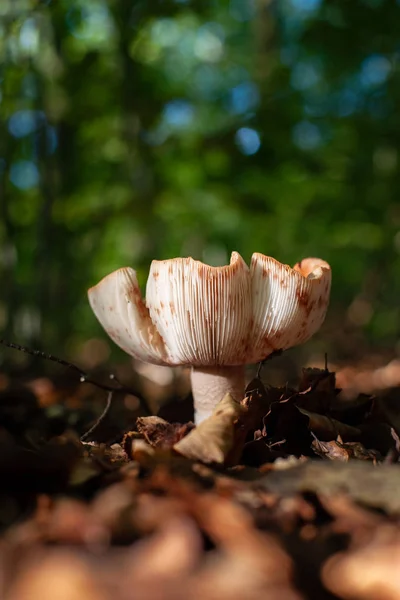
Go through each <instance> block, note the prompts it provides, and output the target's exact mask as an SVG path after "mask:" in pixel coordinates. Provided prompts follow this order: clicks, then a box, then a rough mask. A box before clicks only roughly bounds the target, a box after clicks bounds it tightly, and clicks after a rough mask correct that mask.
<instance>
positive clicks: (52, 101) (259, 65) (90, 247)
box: [0, 0, 400, 352]
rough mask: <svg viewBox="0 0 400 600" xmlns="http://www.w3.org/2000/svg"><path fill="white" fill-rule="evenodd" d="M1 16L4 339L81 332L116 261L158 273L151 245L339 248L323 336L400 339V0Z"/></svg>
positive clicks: (11, 11)
mask: <svg viewBox="0 0 400 600" xmlns="http://www.w3.org/2000/svg"><path fill="white" fill-rule="evenodd" d="M0 17H1V23H0V29H1V36H0V63H1V70H2V76H1V82H0V90H1V95H2V100H1V104H0V128H1V131H0V134H1V135H0V174H1V183H0V194H1V222H0V277H1V281H2V284H1V286H0V328H1V329H2V330H3V332H2V337H8V338H14V339H15V338H18V340H19V341H29V342H31V343H36V344H38V345H40V346H42V347H45V348H47V349H48V350H51V349H53V350H54V349H57V350H58V351H59V352H61V351H62V349H63V348H64V349H67V348H68V349H70V348H71V344H72V346H74V347H76V346H79V344H81V343H82V342H83V341H84V340H85V339H88V338H89V337H90V336H93V335H94V334H96V335H98V334H99V333H100V330H99V326H98V325H97V323H96V321H95V318H94V317H93V316H92V315H91V313H90V309H89V307H88V305H87V300H86V289H87V288H88V287H89V286H90V285H92V284H94V283H96V282H97V280H98V279H99V278H100V277H102V276H104V275H106V274H107V273H108V272H110V271H111V270H113V269H115V268H118V267H119V266H123V265H131V266H133V267H134V268H136V269H137V271H138V274H139V278H140V281H141V282H142V284H145V281H146V275H147V271H148V267H149V263H150V261H151V260H152V259H153V258H158V259H161V258H167V257H172V256H182V255H192V256H194V257H195V258H199V259H202V260H205V261H207V262H211V263H214V264H215V263H222V262H225V261H226V260H228V258H229V254H230V252H231V251H232V250H238V251H239V252H240V253H242V254H243V256H244V257H245V258H246V259H247V260H248V259H249V258H250V256H251V253H252V252H254V251H258V252H262V253H265V254H271V255H273V256H275V257H276V258H278V259H279V260H281V261H283V262H288V263H294V262H296V261H297V260H299V259H301V258H302V257H305V256H310V255H316V256H320V257H321V258H324V259H326V260H328V261H329V262H330V263H331V264H332V267H333V275H334V287H333V294H332V309H331V313H330V317H329V320H328V324H327V326H326V328H325V335H326V336H327V337H329V336H330V338H331V340H332V343H333V344H334V345H335V344H336V347H337V348H338V349H339V350H340V347H341V346H340V344H342V345H343V338H341V337H340V336H338V335H336V334H335V333H332V332H333V330H334V328H335V324H337V323H340V328H341V331H342V332H345V333H346V335H347V334H348V335H350V334H353V333H357V335H358V334H360V333H362V334H363V335H364V337H365V338H366V339H369V340H371V341H373V342H374V343H382V344H386V345H388V346H389V347H393V346H394V344H395V343H396V341H397V335H398V325H399V322H400V318H399V316H400V315H399V300H398V299H399V297H400V277H399V274H400V208H399V203H398V194H399V190H400V170H399V168H398V161H399V156H398V148H399V141H400V118H399V116H398V106H399V103H400V79H399V70H398V61H399V49H398V31H399V27H400V5H399V3H398V2H397V3H396V2H394V1H389V0H380V1H374V2H372V1H367V0H364V1H361V0H358V1H353V2H339V1H338V0H325V1H323V0H320V1H318V0H282V1H280V2H279V3H278V2H263V1H261V2H242V1H240V0H230V1H228V0H224V1H221V2H219V3H216V2H212V1H207V0H202V1H201V2H200V0H198V1H195V0H192V1H190V0H187V1H185V2H182V1H180V2H179V1H174V0H167V1H161V0H155V1H154V2H146V1H145V0H132V1H129V2H127V1H126V0H109V1H108V2H106V1H103V0H84V1H83V0H68V1H67V0H60V1H57V2H56V1H55V0H48V1H47V2H46V1H39V0H19V1H18V2H17V1H11V0H10V1H8V2H7V1H4V2H2V4H1V7H0ZM357 306H361V307H363V310H358V309H357ZM349 307H350V308H349ZM71 340H73V343H72V342H71ZM60 346H61V347H60Z"/></svg>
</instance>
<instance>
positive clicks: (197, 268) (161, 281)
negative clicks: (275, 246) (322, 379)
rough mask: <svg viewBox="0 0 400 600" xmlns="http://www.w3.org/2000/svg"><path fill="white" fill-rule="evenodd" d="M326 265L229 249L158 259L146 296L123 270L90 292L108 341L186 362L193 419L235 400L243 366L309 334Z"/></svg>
mask: <svg viewBox="0 0 400 600" xmlns="http://www.w3.org/2000/svg"><path fill="white" fill-rule="evenodd" d="M330 285H331V269H330V267H329V265H328V264H327V263H326V262H325V261H323V260H320V259H318V258H306V259H304V260H302V261H301V262H299V263H297V264H296V265H295V266H294V267H293V268H291V267H289V266H288V265H284V264H281V263H280V262H278V261H277V260H275V259H274V258H271V257H269V256H264V255H263V254H258V253H255V254H253V256H252V259H251V265H250V269H249V268H248V266H247V265H246V263H245V262H244V260H243V259H242V257H241V256H240V255H239V254H238V253H237V252H233V253H232V256H231V261H230V264H229V265H227V266H223V267H211V266H209V265H205V264H203V263H202V262H200V261H197V260H194V259H192V258H173V259H170V260H162V261H158V260H154V261H153V262H152V264H151V268H150V274H149V278H148V281H147V287H146V300H145V301H144V300H143V299H142V295H141V292H140V288H139V285H138V281H137V277H136V272H135V271H134V270H133V269H131V268H122V269H118V270H117V271H114V272H113V273H111V274H110V275H107V276H106V277H105V278H104V279H102V280H101V281H100V283H98V284H97V285H96V286H94V287H92V288H91V289H90V290H89V292H88V296H89V301H90V305H91V307H92V309H93V311H94V313H95V315H96V317H97V318H98V320H99V321H100V323H101V325H102V326H103V327H104V329H105V330H106V332H107V333H108V335H109V336H110V337H111V339H112V340H113V341H114V342H115V343H116V344H117V345H118V346H120V347H121V348H122V349H123V350H124V351H125V352H127V353H128V354H130V355H131V356H133V357H135V358H137V359H139V360H141V361H145V362H149V363H153V364H156V365H169V366H177V365H187V366H191V368H192V369H191V383H192V392H193V399H194V409H195V422H196V423H200V422H201V421H202V420H203V419H205V418H207V417H208V416H209V415H210V414H211V412H212V410H213V408H214V407H215V405H216V404H217V403H218V402H219V401H220V400H221V399H222V398H223V397H224V396H225V395H226V394H227V393H230V394H231V395H232V396H233V397H234V398H235V399H236V400H238V401H240V400H241V399H242V398H243V396H244V389H245V365H246V364H251V363H256V362H259V361H260V360H264V359H265V358H266V357H268V356H269V355H270V354H271V353H272V352H274V351H276V350H285V349H286V348H290V347H291V346H296V345H298V344H301V343H302V342H304V341H306V340H307V339H308V338H310V337H311V336H312V335H313V334H314V333H315V332H316V331H317V330H318V329H319V327H320V326H321V324H322V322H323V320H324V318H325V314H326V310H327V307H328V303H329V292H330Z"/></svg>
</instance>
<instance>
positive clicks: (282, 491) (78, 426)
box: [0, 365, 400, 600]
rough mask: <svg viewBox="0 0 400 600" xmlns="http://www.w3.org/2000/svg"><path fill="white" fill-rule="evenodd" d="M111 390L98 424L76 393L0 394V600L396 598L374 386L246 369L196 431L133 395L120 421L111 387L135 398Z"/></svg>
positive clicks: (385, 456) (398, 472) (395, 526)
mask: <svg viewBox="0 0 400 600" xmlns="http://www.w3.org/2000/svg"><path fill="white" fill-rule="evenodd" d="M64 366H65V365H64ZM78 372H79V369H78ZM78 374H79V373H78ZM91 381H92V382H93V380H92V379H91ZM118 383H119V382H118ZM110 387H114V386H110V385H108V384H107V385H104V386H103V387H102V388H101V389H102V393H104V391H107V392H108V394H109V396H108V405H107V410H106V411H103V414H102V415H101V418H99V417H97V418H95V415H94V414H93V409H91V411H90V410H89V408H88V405H87V403H86V401H83V400H82V396H79V392H75V393H76V396H77V400H76V402H75V407H74V408H72V409H68V410H66V408H65V401H64V402H63V398H62V393H58V392H57V393H55V394H54V397H55V401H54V402H52V403H49V405H47V400H46V402H42V401H41V397H40V393H38V391H37V390H36V393H35V392H34V391H32V387H31V388H30V389H29V388H28V387H24V386H18V387H16V386H14V385H12V386H11V385H10V386H9V387H8V388H7V387H6V388H5V389H3V390H2V391H1V403H0V478H1V481H2V485H1V488H0V527H1V532H2V533H1V538H0V585H1V588H2V589H1V597H2V598H5V599H6V600H25V599H26V600H36V599H37V600H41V599H42V598H43V597H52V598H57V599H58V598H60V599H61V600H75V599H76V600H78V599H81V598H85V599H88V600H92V599H93V600H94V599H96V600H97V599H100V600H103V599H104V600H108V599H110V598H113V600H114V599H115V600H118V599H122V600H125V599H127V600H128V599H131V598H132V599H135V600H136V599H138V600H141V599H142V598H143V600H144V599H146V600H152V599H154V600H172V599H174V600H175V599H177V600H180V599H186V598H187V599H189V600H191V599H193V600H201V599H204V600H214V599H215V600H217V599H218V600H219V599H222V600H223V599H224V598H227V599H228V598H229V599H233V600H236V599H238V600H239V599H240V600H242V599H243V600H248V599H249V600H251V599H253V598H254V599H257V600H260V599H262V598H266V599H272V600H274V599H275V598H276V599H277V600H278V599H282V598H283V599H287V600H292V599H293V600H298V599H299V600H300V599H302V598H304V599H307V598H310V599H319V598H321V599H327V600H328V599H332V598H343V599H347V598H348V599H360V600H364V599H365V600H369V599H371V600H375V599H378V600H379V599H380V598H382V599H384V600H391V599H395V598H399V597H400V587H399V581H400V580H399V575H398V572H399V568H398V566H399V564H400V527H399V515H400V464H399V458H400V441H399V433H400V431H399V429H398V423H399V418H400V408H397V410H396V406H395V403H394V402H393V401H392V402H391V403H390V409H388V402H387V396H388V394H387V393H385V394H384V395H382V398H381V397H380V396H378V395H376V396H366V395H359V396H358V397H354V398H351V399H349V398H346V396H342V394H341V391H340V389H338V388H337V386H336V379H335V374H334V373H331V372H329V371H328V370H327V369H304V370H303V373H302V376H301V378H300V381H299V383H298V386H297V389H291V388H289V387H284V388H274V387H270V386H268V385H265V384H264V383H263V381H262V379H261V377H260V375H259V374H258V376H257V377H256V378H254V379H253V380H252V381H250V383H249V385H248V386H247V390H246V394H245V397H244V398H243V400H242V402H240V403H239V402H236V401H235V400H234V399H233V398H232V397H230V396H229V395H228V396H226V397H225V398H224V399H223V400H222V401H221V403H220V404H219V405H218V406H217V407H216V409H215V411H214V413H213V415H212V416H211V417H210V418H209V419H207V420H205V421H204V422H203V423H202V424H201V425H199V426H198V427H195V426H194V424H193V423H192V422H183V423H180V422H178V421H176V422H174V421H169V420H166V419H163V418H161V416H157V415H153V416H149V415H148V414H147V412H148V411H147V410H144V413H145V414H144V415H143V412H142V413H141V414H140V407H142V408H143V406H145V407H147V406H148V403H147V402H146V400H144V402H143V401H142V402H140V403H139V412H138V415H137V417H136V418H135V419H132V420H131V421H132V422H131V425H130V427H128V428H127V427H126V425H127V424H128V425H129V423H127V422H126V420H125V415H124V414H122V413H121V414H120V413H119V412H118V410H119V409H118V405H119V403H118V398H117V399H116V400H115V396H117V394H122V395H123V394H124V393H130V394H132V391H131V390H129V391H126V390H125V389H124V387H123V386H122V385H117V386H116V388H118V389H116V390H114V389H113V390H110V389H109V388H110ZM77 389H80V388H77ZM46 393H47V392H46ZM110 394H113V395H114V396H113V398H111V396H110ZM393 394H395V391H393ZM46 397H47V396H46ZM111 400H112V401H111ZM72 404H73V403H72ZM398 406H399V407H400V404H399V405H398ZM163 414H166V413H163ZM85 422H86V425H85ZM122 423H123V424H124V425H123V426H122V425H121V424H122ZM88 426H89V428H88Z"/></svg>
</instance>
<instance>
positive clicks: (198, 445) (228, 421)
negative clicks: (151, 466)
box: [173, 394, 245, 463]
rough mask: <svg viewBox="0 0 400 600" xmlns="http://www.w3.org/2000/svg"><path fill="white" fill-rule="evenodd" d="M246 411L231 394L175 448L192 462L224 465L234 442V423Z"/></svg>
mask: <svg viewBox="0 0 400 600" xmlns="http://www.w3.org/2000/svg"><path fill="white" fill-rule="evenodd" d="M244 410H245V409H244V408H243V407H242V406H241V405H240V404H239V402H237V401H236V400H235V399H234V398H233V397H232V396H231V395H230V394H226V396H224V398H222V400H221V402H219V403H218V404H217V406H216V407H215V409H214V412H213V413H212V415H211V416H210V417H208V419H205V420H204V421H203V422H202V423H200V425H198V426H197V427H196V428H195V429H193V430H192V431H191V432H190V433H189V434H188V435H187V436H185V437H184V438H183V439H181V440H180V441H179V442H178V443H177V444H175V445H174V446H173V448H174V450H176V452H178V453H179V454H181V455H182V456H186V458H190V459H192V460H200V461H202V462H205V463H223V462H224V460H225V458H226V456H227V455H228V452H229V451H230V450H231V448H232V446H233V441H234V423H235V422H236V420H237V419H238V417H239V415H240V414H241V413H242V411H244Z"/></svg>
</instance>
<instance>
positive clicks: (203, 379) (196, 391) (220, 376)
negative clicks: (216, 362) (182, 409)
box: [191, 365, 245, 425]
mask: <svg viewBox="0 0 400 600" xmlns="http://www.w3.org/2000/svg"><path fill="white" fill-rule="evenodd" d="M244 371H245V368H244V365H239V366H234V367H226V366H224V367H193V368H192V373H191V380H192V393H193V402H194V420H195V423H196V425H198V424H199V423H201V422H202V421H204V419H207V417H209V416H210V415H211V413H212V412H213V410H214V408H215V407H216V405H217V404H218V402H219V401H220V400H222V398H223V397H224V396H225V395H226V394H231V395H232V396H233V397H234V398H235V399H236V400H237V401H238V402H240V401H241V400H242V398H243V396H244V391H245V379H244Z"/></svg>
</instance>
